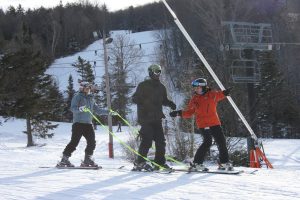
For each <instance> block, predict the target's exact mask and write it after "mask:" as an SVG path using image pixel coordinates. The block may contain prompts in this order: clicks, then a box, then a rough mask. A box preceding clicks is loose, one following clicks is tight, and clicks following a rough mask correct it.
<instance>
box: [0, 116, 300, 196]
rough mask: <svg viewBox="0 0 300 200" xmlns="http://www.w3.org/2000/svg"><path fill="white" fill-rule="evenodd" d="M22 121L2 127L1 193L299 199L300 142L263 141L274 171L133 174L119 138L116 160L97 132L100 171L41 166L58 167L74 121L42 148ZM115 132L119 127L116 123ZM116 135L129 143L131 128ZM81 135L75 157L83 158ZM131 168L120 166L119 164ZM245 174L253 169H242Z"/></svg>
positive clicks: (103, 132)
mask: <svg viewBox="0 0 300 200" xmlns="http://www.w3.org/2000/svg"><path fill="white" fill-rule="evenodd" d="M23 130H25V121H24V120H10V121H8V122H7V123H4V124H3V126H1V127H0V163H1V165H0V197H1V199H3V200H13V199H14V200H16V199H22V200H28V199H38V200H40V199H45V200H46V199H47V200H49V199H53V200H57V199H62V200H65V199H72V200H75V199H92V200H94V199H107V200H119V199H130V200H131V199H151V200H152V199H159V200H160V199H170V200H174V199H222V200H224V199H237V200H240V199H245V200H246V199H247V200H249V199H256V200H257V199H272V200H274V199H282V200H286V199H289V200H290V199H291V200H293V199H295V200H296V199H300V178H299V177H300V140H280V139H278V140H265V141H264V147H265V151H266V152H267V157H268V159H269V160H270V161H271V162H272V164H273V165H274V168H275V169H273V170H269V169H259V170H258V171H257V172H256V173H255V175H253V174H248V173H244V174H241V175H237V176H234V175H214V174H186V173H182V172H177V173H172V174H157V173H142V172H141V173H138V172H131V171H130V169H131V167H132V164H130V163H128V162H127V161H126V160H124V156H123V154H122V148H121V147H120V145H119V144H118V142H117V141H116V140H115V143H114V149H115V158H114V159H109V158H108V150H107V149H108V148H107V146H108V145H107V144H108V134H107V131H106V129H105V128H101V127H99V128H98V130H96V135H97V136H96V137H97V138H96V139H97V147H96V151H95V160H96V162H98V163H99V164H101V165H102V166H103V169H101V170H98V171H86V170H57V169H54V168H49V169H42V168H39V166H54V165H55V164H56V163H57V161H58V160H59V159H60V155H61V152H62V151H63V149H64V147H65V145H66V144H67V143H68V141H69V138H70V132H71V124H68V123H60V126H59V127H58V128H57V129H56V130H55V136H54V138H52V139H47V140H40V141H36V142H37V143H40V144H44V143H45V144H46V145H45V146H43V147H31V148H25V146H26V135H25V134H23V133H22V131H23ZM114 130H116V127H114ZM123 131H124V132H121V133H117V136H118V137H119V138H120V139H122V140H124V141H126V138H128V135H129V134H128V129H127V128H126V127H123ZM84 148H85V141H84V139H82V141H81V143H80V145H79V146H78V148H77V150H76V151H75V152H74V153H73V156H72V157H71V161H72V162H73V163H74V164H76V165H78V164H80V160H81V159H83V156H84ZM123 165H124V166H125V169H128V170H118V169H116V168H118V167H119V166H123ZM238 169H243V170H245V171H246V172H249V171H251V170H252V169H250V168H238Z"/></svg>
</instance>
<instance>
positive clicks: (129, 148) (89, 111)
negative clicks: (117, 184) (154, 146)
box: [86, 108, 166, 169]
mask: <svg viewBox="0 0 300 200" xmlns="http://www.w3.org/2000/svg"><path fill="white" fill-rule="evenodd" d="M86 112H88V113H90V114H91V115H92V116H93V118H94V119H95V120H96V121H97V122H98V123H99V124H100V125H101V126H102V127H103V128H105V129H107V130H108V132H109V134H111V135H112V136H113V137H114V138H115V139H116V140H117V141H118V142H119V143H120V144H122V145H123V146H125V147H126V148H127V149H128V150H130V151H132V152H133V153H135V154H136V155H138V156H140V157H142V158H143V159H144V160H146V161H148V162H150V163H151V164H153V165H155V166H157V167H159V168H160V169H166V168H165V167H163V166H161V165H159V164H157V163H156V162H154V161H151V160H150V159H149V158H146V157H144V156H142V155H141V154H140V153H139V152H137V151H136V150H134V149H133V148H131V147H130V146H129V145H127V144H126V143H125V142H123V141H122V140H121V139H120V138H118V137H117V136H116V135H115V134H114V133H113V132H111V131H109V128H108V127H107V126H105V125H104V124H102V123H101V121H100V120H99V119H98V118H97V117H96V116H95V115H94V114H93V113H92V112H91V110H90V109H88V108H87V109H86Z"/></svg>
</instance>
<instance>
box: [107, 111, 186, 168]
mask: <svg viewBox="0 0 300 200" xmlns="http://www.w3.org/2000/svg"><path fill="white" fill-rule="evenodd" d="M110 112H111V113H114V114H115V115H117V116H118V117H119V118H120V119H122V120H123V121H124V122H125V124H127V125H128V126H129V127H130V128H131V129H132V130H133V131H134V133H136V134H135V135H136V136H137V135H138V132H139V131H138V130H137V129H136V128H134V127H133V126H132V125H131V124H130V123H129V122H128V121H127V120H126V119H124V118H123V117H122V116H121V115H120V114H119V113H118V112H116V111H113V110H112V109H111V110H110ZM151 148H153V149H154V150H155V147H154V146H152V147H151ZM165 157H166V159H167V160H170V161H173V162H175V163H177V164H180V165H184V166H185V164H184V163H182V162H180V161H178V160H175V159H174V158H172V157H170V156H168V155H165Z"/></svg>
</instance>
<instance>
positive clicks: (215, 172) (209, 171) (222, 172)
mask: <svg viewBox="0 0 300 200" xmlns="http://www.w3.org/2000/svg"><path fill="white" fill-rule="evenodd" d="M174 171H178V172H186V173H188V174H190V173H208V174H225V175H238V174H241V173H243V172H244V171H226V170H208V171H190V170H188V169H174Z"/></svg>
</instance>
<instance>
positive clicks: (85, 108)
mask: <svg viewBox="0 0 300 200" xmlns="http://www.w3.org/2000/svg"><path fill="white" fill-rule="evenodd" d="M78 110H79V111H80V112H87V111H88V108H87V107H85V106H80V107H79V108H78Z"/></svg>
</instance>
